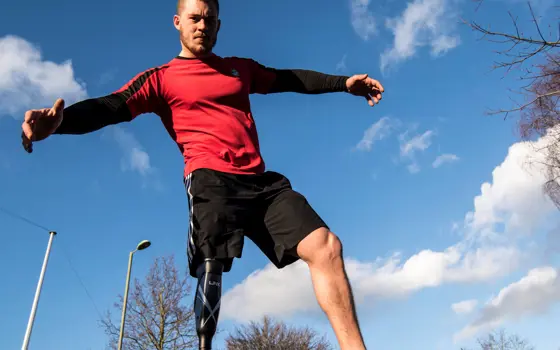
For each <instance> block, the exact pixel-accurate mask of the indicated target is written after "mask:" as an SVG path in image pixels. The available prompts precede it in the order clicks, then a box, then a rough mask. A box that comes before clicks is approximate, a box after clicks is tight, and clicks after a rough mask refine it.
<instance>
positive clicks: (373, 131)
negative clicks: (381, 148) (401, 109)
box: [356, 117, 396, 151]
mask: <svg viewBox="0 0 560 350" xmlns="http://www.w3.org/2000/svg"><path fill="white" fill-rule="evenodd" d="M395 125H396V124H395V122H393V121H391V119H390V118H389V117H383V118H381V119H379V120H378V121H377V122H375V123H373V124H372V125H371V126H370V127H369V128H368V129H367V130H366V131H365V132H364V136H363V138H362V139H361V140H360V142H358V144H357V145H356V148H357V149H358V150H360V151H371V149H372V147H373V144H374V143H375V142H376V141H381V140H383V139H384V138H386V137H387V136H389V135H390V134H391V132H392V130H393V127H394V126H395Z"/></svg>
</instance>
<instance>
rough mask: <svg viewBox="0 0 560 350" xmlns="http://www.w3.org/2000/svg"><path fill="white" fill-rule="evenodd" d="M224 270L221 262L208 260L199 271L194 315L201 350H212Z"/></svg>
mask: <svg viewBox="0 0 560 350" xmlns="http://www.w3.org/2000/svg"><path fill="white" fill-rule="evenodd" d="M223 269H224V265H223V263H222V262H220V261H219V260H214V259H207V260H206V261H204V263H202V264H201V265H200V266H199V267H198V270H197V276H198V286H197V288H196V294H195V300H194V313H195V317H196V333H197V335H198V339H199V349H200V350H210V349H212V338H213V337H214V335H215V334H216V329H217V326H218V316H219V313H220V300H221V297H222V273H223Z"/></svg>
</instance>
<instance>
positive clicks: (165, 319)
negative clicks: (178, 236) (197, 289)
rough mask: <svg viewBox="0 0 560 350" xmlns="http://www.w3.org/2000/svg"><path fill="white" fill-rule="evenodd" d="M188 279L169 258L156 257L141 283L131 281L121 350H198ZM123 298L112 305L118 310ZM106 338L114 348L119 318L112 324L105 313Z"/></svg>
mask: <svg viewBox="0 0 560 350" xmlns="http://www.w3.org/2000/svg"><path fill="white" fill-rule="evenodd" d="M187 278H188V276H186V275H185V277H182V276H180V275H179V272H178V271H177V268H176V267H175V261H174V257H173V256H168V257H162V258H157V259H156V260H155V261H154V263H153V265H152V266H151V268H150V270H149V272H148V274H147V275H146V277H145V280H144V281H142V282H140V281H139V280H138V279H136V280H135V281H134V287H133V288H131V292H130V294H129V298H128V303H127V304H128V306H127V315H126V322H125V331H124V337H123V349H126V350H133V349H134V350H188V349H198V337H197V335H196V326H195V316H194V312H193V308H192V302H188V301H190V299H191V298H190V295H191V288H190V285H189V284H188V283H187V281H188V279H187ZM122 304H123V297H122V296H119V301H118V302H117V303H115V304H114V307H115V309H117V310H119V311H118V315H119V316H120V310H121V307H122ZM101 325H102V327H103V328H105V333H106V334H107V335H108V337H109V348H110V349H116V348H117V342H118V337H119V329H120V317H119V319H118V322H117V323H116V324H115V323H113V321H112V318H111V312H110V311H108V312H107V315H106V317H105V319H103V320H101Z"/></svg>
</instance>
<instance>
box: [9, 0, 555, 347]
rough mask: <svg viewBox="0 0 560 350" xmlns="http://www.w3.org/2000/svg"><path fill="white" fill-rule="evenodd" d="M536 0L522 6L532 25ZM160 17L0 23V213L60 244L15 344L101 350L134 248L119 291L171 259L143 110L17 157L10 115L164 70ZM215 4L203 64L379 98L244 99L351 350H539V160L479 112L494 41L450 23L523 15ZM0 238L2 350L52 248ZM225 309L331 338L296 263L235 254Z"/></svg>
mask: <svg viewBox="0 0 560 350" xmlns="http://www.w3.org/2000/svg"><path fill="white" fill-rule="evenodd" d="M24 4H25V6H28V7H27V8H26V7H24ZM551 4H552V3H551V2H546V1H540V2H538V3H537V4H536V5H537V10H538V12H539V13H542V14H546V13H547V9H549V8H550V7H549V6H550V5H551ZM174 6H175V5H174V3H173V1H170V2H166V3H165V4H161V3H158V5H157V6H156V5H155V3H154V2H148V1H142V0H140V1H134V2H132V1H129V0H124V1H119V2H116V3H114V2H109V1H107V0H101V1H98V2H97V3H96V4H95V5H94V6H92V5H91V4H90V3H82V2H67V1H51V2H49V3H48V4H47V3H45V2H39V1H35V0H30V1H26V2H23V3H18V2H14V3H13V4H12V7H11V8H9V9H4V10H3V11H2V12H1V13H0V206H2V207H3V208H7V209H9V210H11V211H12V212H16V213H18V214H20V215H24V216H26V217H29V218H31V219H33V220H35V221H37V222H39V223H42V224H43V225H46V226H48V227H49V228H52V229H54V230H57V231H58V232H59V235H58V236H57V238H56V240H55V243H54V245H53V250H52V255H51V260H50V263H49V268H48V271H47V275H46V278H45V284H44V289H43V294H42V296H41V301H40V305H39V310H38V313H37V319H36V323H35V328H34V332H33V337H32V340H31V346H30V349H41V350H51V349H53V350H54V349H56V350H67V349H72V350H76V349H103V348H104V346H105V344H106V341H107V339H106V337H105V335H104V333H103V330H102V329H101V328H99V327H98V325H97V320H98V319H99V316H98V314H97V311H96V307H97V309H99V311H101V312H102V313H103V312H105V310H107V309H108V308H110V307H111V305H112V303H113V302H114V301H115V300H116V297H117V295H118V294H119V293H122V291H123V288H124V277H125V273H126V263H127V259H128V252H129V251H130V250H131V249H133V248H134V246H135V245H136V243H137V242H138V241H140V240H142V239H150V240H151V241H152V242H153V245H152V246H151V247H150V248H149V249H148V250H146V251H143V252H141V253H138V254H137V255H136V257H135V262H134V267H133V275H134V276H135V277H142V276H143V274H144V273H145V272H146V271H147V269H148V268H149V266H150V264H151V262H152V261H153V259H154V258H155V257H157V256H161V255H168V254H175V256H176V259H177V262H178V264H180V265H181V266H184V265H185V264H186V256H185V255H186V254H185V239H186V230H187V202H186V197H185V193H184V189H183V185H182V181H181V176H182V166H183V163H182V158H181V155H180V154H179V152H178V151H177V148H176V146H175V145H174V144H173V143H172V141H171V140H170V139H169V137H168V136H167V134H166V133H165V130H164V128H163V127H162V126H161V125H160V123H159V121H158V120H157V118H156V117H155V116H153V115H144V116H142V117H140V118H138V119H137V120H135V121H134V123H130V124H126V125H120V126H118V127H112V128H107V129H105V130H102V131H99V132H96V133H92V134H88V135H84V136H63V137H62V136H60V137H53V138H52V139H49V140H47V141H45V142H42V143H40V144H37V145H36V146H35V152H34V153H33V154H32V155H28V154H26V153H25V152H24V151H23V149H22V148H21V145H20V125H21V121H22V116H23V111H25V109H27V108H42V107H48V106H50V105H52V103H53V102H54V100H55V99H56V98H58V97H64V98H66V100H67V103H72V102H75V101H77V100H80V99H82V98H85V97H88V96H99V95H104V94H107V93H109V92H112V91H113V90H116V89H117V88H119V87H120V86H121V85H122V84H124V83H125V82H126V81H128V80H129V79H130V78H131V77H133V76H134V75H135V74H137V73H138V72H140V71H142V70H145V69H147V68H150V67H153V66H156V65H160V64H163V63H165V62H167V61H168V60H170V59H171V58H172V57H174V56H175V55H176V54H177V53H178V52H179V45H178V36H177V33H176V31H175V29H174V28H173V26H172V15H173V11H174ZM221 7H222V10H221V17H222V21H223V23H222V30H221V32H220V36H219V40H218V45H217V48H216V53H217V54H219V55H223V56H227V55H235V56H242V57H251V58H253V59H255V60H257V61H259V62H261V63H262V64H265V65H269V66H272V67H277V68H286V67H291V68H307V69H314V70H318V71H323V72H327V73H333V74H339V73H340V74H357V73H369V74H370V75H371V76H372V77H374V78H377V79H379V80H380V81H381V82H382V83H383V85H384V87H385V90H386V93H385V95H384V99H383V101H382V103H381V104H380V105H378V106H376V107H375V108H373V109H372V108H370V107H369V106H368V105H367V103H366V102H365V100H363V99H360V98H356V97H352V96H348V95H345V94H327V95H321V96H304V95H296V94H282V95H275V96H253V97H252V106H253V112H254V114H255V117H256V121H257V125H258V128H259V131H260V138H261V144H262V149H263V153H264V156H265V160H266V162H267V165H268V168H269V169H271V170H275V171H279V172H282V173H284V174H285V175H286V176H288V177H289V178H290V180H291V181H292V183H293V185H294V187H295V188H296V189H297V190H299V191H300V192H302V193H304V194H305V195H306V196H307V197H308V199H309V200H310V202H311V203H312V204H313V206H314V207H315V208H316V209H317V211H318V212H319V213H320V214H321V215H322V216H323V217H324V219H325V220H326V221H327V222H328V223H329V225H330V226H331V228H332V229H333V231H334V232H336V233H337V234H338V235H339V236H340V237H341V239H342V240H343V243H344V245H345V255H346V258H347V259H348V268H349V273H350V276H351V279H352V282H353V285H354V289H355V293H356V297H357V300H358V307H359V316H360V320H361V323H362V326H363V330H364V333H365V337H366V341H367V344H368V346H369V347H370V348H382V349H387V350H391V349H410V348H414V349H418V350H428V349H429V350H433V349H438V350H439V349H446V350H447V349H458V348H459V347H460V346H469V345H472V344H473V341H474V338H475V337H476V336H479V335H483V334H485V332H487V331H489V330H491V329H492V328H493V327H496V326H499V327H506V328H507V329H508V331H511V332H519V333H520V334H521V335H522V336H524V337H527V338H529V339H530V340H531V341H532V343H533V344H534V345H536V346H537V349H539V350H540V349H542V350H546V349H550V350H553V349H557V348H558V346H560V340H559V339H558V338H557V336H555V332H554V330H555V328H554V325H555V324H558V323H559V322H560V309H559V307H558V301H559V300H560V298H559V297H558V295H560V278H559V277H558V272H557V271H558V270H557V268H558V266H559V265H558V259H557V252H558V250H557V248H558V247H559V246H558V245H556V246H553V245H550V244H551V242H554V241H556V242H557V241H558V237H559V236H558V233H557V232H559V231H558V226H557V224H558V214H557V211H556V209H555V208H554V207H553V206H552V204H551V203H550V202H549V201H548V200H547V199H546V198H545V197H543V195H542V192H541V190H540V184H541V183H542V179H543V178H542V173H540V172H539V169H538V168H537V169H532V170H531V171H528V170H526V169H524V168H523V167H522V165H523V164H524V160H525V159H526V158H527V157H534V156H537V157H538V155H535V154H534V152H533V151H532V150H533V149H534V148H533V147H532V145H531V144H524V143H517V142H518V138H517V136H516V134H515V121H513V120H512V121H509V120H508V121H504V120H503V118H502V117H501V116H493V117H491V116H488V115H486V114H485V112H486V110H487V109H488V108H500V107H509V106H510V105H511V104H510V103H511V101H510V100H509V98H510V96H511V95H510V94H509V93H508V92H507V90H506V89H507V88H508V87H512V86H515V85H516V84H518V82H516V81H515V80H514V76H507V77H505V78H504V72H502V71H496V72H492V71H491V70H490V68H491V66H492V63H493V62H494V60H495V59H496V56H495V55H494V54H493V50H495V49H496V48H497V47H496V46H494V45H491V44H489V43H487V42H484V41H480V40H479V35H478V34H476V33H473V32H472V31H470V30H469V28H467V27H466V26H465V25H462V24H460V23H458V20H459V19H460V18H461V17H463V18H467V19H476V20H477V21H480V22H481V23H483V24H487V23H492V25H493V26H494V27H495V28H501V29H504V30H508V29H510V28H511V27H510V23H509V19H508V16H507V13H506V11H507V10H512V11H514V13H516V14H517V15H519V16H521V17H522V19H525V20H526V13H527V8H526V5H525V4H524V3H522V2H518V1H513V0H512V1H509V0H493V1H487V2H485V3H484V5H483V6H482V8H481V9H480V10H479V11H478V12H476V13H475V11H474V9H475V5H474V4H473V3H472V2H469V1H457V0H415V1H411V2H404V1H385V2H381V3H374V2H370V1H369V0H350V1H349V0H342V1H331V2H329V3H328V6H327V5H326V3H324V2H321V3H319V2H316V1H315V2H302V1H296V0H285V1H281V2H268V1H259V2H255V1H236V2H235V4H233V2H225V1H224V2H223V3H222V5H221ZM107 9H111V10H110V11H108V10H107ZM549 14H550V13H549ZM388 19H389V20H388ZM545 20H546V19H544V20H543V21H545ZM535 142H536V144H537V145H539V144H542V142H546V140H537V141H535ZM438 159H439V160H438ZM0 236H1V238H2V245H0V259H1V260H0V262H1V264H0V275H1V276H2V283H1V285H0V315H2V317H0V329H1V330H2V332H1V333H2V334H3V336H2V337H1V339H0V348H2V349H16V348H18V347H21V342H22V339H23V335H24V332H25V327H26V324H27V319H28V317H29V310H30V306H31V302H32V299H33V295H34V292H35V286H36V283H37V278H38V275H39V271H40V267H41V263H42V260H43V256H44V252H45V248H46V244H47V240H48V236H47V234H45V233H44V232H42V231H40V230H38V229H36V228H34V227H32V226H29V225H27V224H25V223H22V222H21V221H18V220H14V219H12V218H10V217H9V216H4V215H2V214H0ZM554 247H556V250H555V249H554ZM68 258H69V259H70V261H71V264H69V263H68ZM72 268H74V269H75V270H76V271H77V272H78V274H79V276H80V277H81V279H82V281H83V283H84V284H85V286H86V288H87V291H88V292H89V294H90V295H91V299H93V301H92V300H91V299H90V298H89V297H88V295H87V294H86V292H85V290H84V287H82V284H81V283H80V280H79V279H78V278H77V277H76V276H75V274H74V272H73V269H72ZM249 276H250V278H249ZM223 303H224V306H223V309H222V313H221V316H220V318H221V324H220V325H221V327H222V328H223V329H224V330H225V331H227V330H228V329H230V327H231V326H232V325H234V324H236V323H238V322H246V321H248V320H251V319H255V318H259V317H261V316H262V314H263V313H267V314H270V315H273V316H276V317H278V318H281V319H283V320H285V321H287V322H290V323H292V324H309V325H312V326H314V327H315V328H316V329H317V330H319V331H320V332H325V333H326V334H327V335H328V337H329V338H330V339H331V340H334V337H333V334H332V332H331V331H330V329H329V327H328V323H327V321H326V318H325V317H324V315H323V314H322V313H321V312H320V310H319V308H318V307H317V305H316V303H315V301H314V298H313V294H312V289H311V284H310V281H309V279H308V274H307V271H306V269H305V266H303V265H301V264H295V265H293V266H291V267H290V268H287V269H285V270H282V271H277V270H275V269H273V268H271V267H270V266H268V262H267V260H266V258H265V257H264V256H263V255H262V254H261V253H260V252H259V251H258V250H257V249H256V248H255V247H254V246H253V245H252V243H251V242H249V241H247V243H246V248H245V251H244V257H243V259H242V260H238V261H236V262H235V265H234V269H233V271H232V272H231V273H229V274H227V275H226V276H225V281H224V301H223ZM427 320H430V321H431V322H433V323H432V324H430V323H428V322H427ZM69 330H70V331H69ZM221 340H222V337H218V343H219V342H220V341H221ZM218 345H219V344H218Z"/></svg>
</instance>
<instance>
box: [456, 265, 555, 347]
mask: <svg viewBox="0 0 560 350" xmlns="http://www.w3.org/2000/svg"><path fill="white" fill-rule="evenodd" d="M557 302H560V278H559V276H558V270H556V269H555V268H553V267H550V266H544V267H539V268H535V269H532V270H530V271H529V273H528V274H527V275H526V276H525V277H523V278H522V279H520V280H519V281H517V282H514V283H512V284H510V285H509V286H507V287H505V288H503V289H502V290H501V291H500V293H499V294H498V295H497V296H496V297H494V298H492V299H491V300H490V301H489V302H488V303H487V304H486V305H485V306H484V307H483V308H482V309H481V310H480V312H479V313H478V315H477V317H476V318H475V320H474V321H472V322H471V323H469V324H468V325H467V326H466V327H465V328H463V329H462V330H461V331H459V332H458V333H456V334H455V336H454V339H455V341H459V340H463V339H466V338H470V337H472V336H474V335H476V334H477V333H480V332H483V331H486V330H490V329H492V328H495V327H498V326H500V325H501V324H503V323H504V322H506V321H508V320H516V319H519V318H521V317H524V316H529V315H535V314H541V313H544V312H546V311H547V310H548V309H549V308H550V307H551V306H552V305H553V304H555V303H557Z"/></svg>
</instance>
